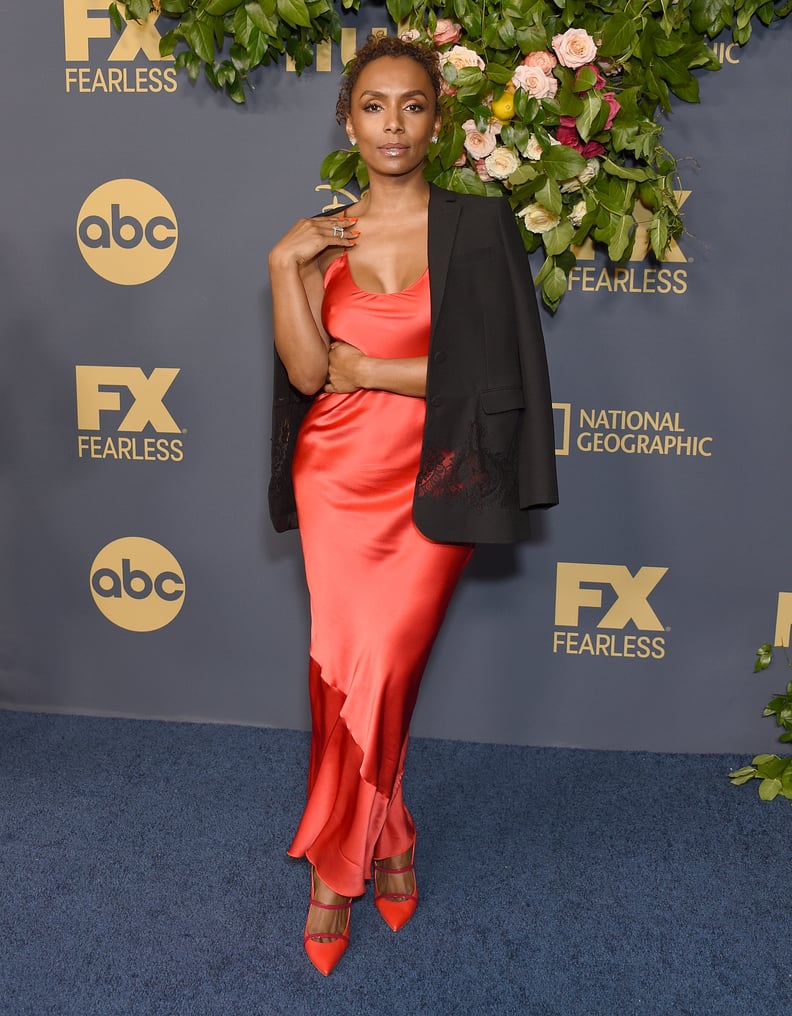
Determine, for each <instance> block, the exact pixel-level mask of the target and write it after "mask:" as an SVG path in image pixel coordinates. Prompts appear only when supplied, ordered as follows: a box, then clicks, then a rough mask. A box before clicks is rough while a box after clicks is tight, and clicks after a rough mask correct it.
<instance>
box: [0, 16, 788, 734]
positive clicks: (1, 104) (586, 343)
mask: <svg viewBox="0 0 792 1016" xmlns="http://www.w3.org/2000/svg"><path fill="white" fill-rule="evenodd" d="M3 6H4V15H3V23H4V28H5V44H4V49H5V52H4V59H3V63H2V73H3V75H4V78H5V81H4V87H3V89H2V92H0V116H1V117H2V125H3V135H2V136H3V142H4V145H3V153H4V169H5V171H4V186H3V188H2V190H1V191H0V203H1V205H2V220H1V221H2V241H0V242H1V243H2V246H1V247H0V259H1V267H2V279H3V299H2V315H3V319H4V327H3V338H2V374H1V375H0V385H1V386H2V392H1V398H0V493H1V494H2V498H1V500H0V525H1V535H0V541H2V542H1V544H0V546H2V566H1V567H2V571H1V573H0V574H1V578H0V705H2V706H5V707H9V708H21V709H34V710H35V709H42V710H56V711H70V712H84V713H98V714H110V715H125V716H140V717H164V718H183V719H201V720H212V721H228V722H235V723H252V724H261V725H272V726H281V727H293V728H299V727H305V726H306V725H307V723H308V711H307V693H306V689H305V684H306V672H307V640H308V605H307V598H306V594H305V591H304V588H303V576H302V565H301V559H300V551H299V542H298V538H297V536H296V535H295V534H288V535H282V536H277V535H276V534H275V533H274V532H273V531H272V530H271V527H270V525H269V522H268V519H267V515H266V497H265V495H266V484H267V459H268V447H269V392H270V377H271V374H270V371H271V331H270V321H269V289H268V281H267V276H266V259H267V252H268V250H269V248H270V247H271V245H272V244H273V243H274V241H275V240H276V239H277V238H278V237H279V236H280V235H281V234H282V233H283V232H284V231H285V230H286V229H287V228H288V227H289V226H290V225H291V223H292V222H293V221H294V220H295V219H296V218H298V217H299V216H301V215H305V214H312V213H314V212H316V211H318V210H320V209H321V208H322V207H323V206H326V205H328V204H329V203H331V201H332V196H331V194H330V193H329V192H328V191H327V189H326V188H324V189H323V188H322V186H321V183H322V182H321V180H320V178H319V175H318V167H319V164H320V161H321V158H322V157H323V155H324V154H325V153H326V152H327V151H329V150H331V149H332V148H334V147H336V146H337V145H338V144H339V143H341V142H342V141H343V140H344V139H343V134H342V133H341V132H340V130H339V129H338V128H337V127H336V125H335V123H334V106H335V94H336V89H337V82H338V74H339V72H340V69H341V66H342V53H340V52H339V50H338V49H337V48H335V47H333V48H332V49H331V48H329V47H327V48H324V49H323V50H322V52H321V53H320V54H319V61H318V65H317V67H316V68H315V69H312V70H309V71H308V72H306V73H305V74H304V75H303V76H302V77H299V78H298V77H297V76H296V75H295V74H294V73H293V72H291V71H290V70H288V69H287V68H286V67H278V68H269V69H266V70H263V71H262V72H261V73H260V74H257V76H256V78H255V84H256V89H255V92H254V93H253V94H252V95H251V96H250V99H249V102H248V103H247V105H246V106H245V107H242V108H238V107H234V106H233V105H232V104H231V103H230V102H229V101H228V100H227V99H225V98H224V97H222V96H219V95H216V94H215V93H213V92H212V91H211V90H210V88H209V87H208V85H207V84H206V83H205V82H203V81H199V82H198V84H197V85H196V86H193V85H191V84H190V82H189V81H188V80H187V79H186V78H184V77H182V76H181V75H177V74H176V73H175V72H174V69H173V66H172V62H171V61H170V60H163V59H160V58H159V55H158V49H157V42H158V38H159V33H160V32H162V31H163V30H164V24H163V23H157V19H156V18H154V17H152V18H151V19H150V22H149V24H148V25H147V26H146V27H145V28H143V29H140V28H138V27H136V26H134V25H130V26H129V27H127V28H126V29H125V30H124V32H123V33H122V34H120V35H119V33H117V32H116V30H115V29H114V28H113V27H112V26H111V23H110V20H109V18H108V15H107V11H106V5H105V3H104V2H102V0H98V2H89V0H58V2H56V3H52V4H47V5H38V7H41V8H42V9H41V10H39V9H37V11H36V14H35V16H34V15H33V12H32V11H31V10H29V9H28V8H29V6H30V5H26V4H13V5H12V4H4V5H3ZM44 8H46V10H44ZM164 20H165V19H163V18H161V19H160V22H164ZM345 24H346V25H347V28H346V30H345V32H344V41H343V47H342V51H343V54H344V55H350V54H351V52H352V51H353V49H354V45H355V40H356V39H357V40H361V39H362V38H364V37H365V35H366V34H367V33H368V31H369V29H371V28H372V27H385V26H386V24H387V19H386V16H385V13H384V10H383V8H382V7H381V6H380V5H378V4H375V3H367V4H365V5H364V11H363V12H362V14H361V15H360V16H359V17H358V18H348V19H347V21H346V22H345ZM34 37H35V39H36V47H37V48H36V52H37V56H36V61H35V63H34V64H31V62H30V60H29V54H28V52H27V43H28V42H29V40H30V39H31V38H34ZM789 42H790V25H788V24H787V23H786V22H780V23H778V24H777V25H775V26H774V27H772V28H771V29H768V30H760V31H758V32H757V34H756V36H755V38H754V39H753V40H752V42H751V43H750V45H749V46H748V47H747V48H746V49H745V50H739V49H737V48H735V47H731V46H728V45H727V44H726V43H725V42H718V43H717V44H716V45H717V49H718V52H719V55H720V56H721V58H722V60H723V64H724V66H723V69H722V70H721V71H720V72H719V73H717V74H708V75H706V76H704V77H703V79H702V97H703V103H702V105H701V106H683V105H681V104H680V105H678V106H677V108H676V111H675V113H674V115H673V117H672V118H671V119H670V120H669V123H668V126H667V131H666V137H667V143H668V145H669V147H670V148H671V149H672V150H673V151H674V152H675V154H677V155H678V156H679V157H681V158H682V162H681V179H680V183H679V188H680V199H681V200H682V201H683V203H684V207H685V212H686V215H687V227H688V230H689V232H688V233H687V234H686V235H685V236H683V238H682V239H681V240H680V241H679V243H678V244H677V245H674V247H673V248H672V250H671V251H670V252H669V255H668V258H667V260H666V261H665V262H664V263H663V264H659V265H658V264H656V263H653V262H652V261H651V260H649V259H648V258H647V257H646V242H645V232H642V226H641V222H640V216H638V219H639V221H638V229H639V242H638V243H637V245H636V250H635V253H634V255H633V260H632V261H631V262H630V263H629V264H626V265H624V266H623V267H618V268H614V267H612V266H609V265H608V264H607V263H606V262H605V261H604V260H603V259H602V257H601V256H600V255H599V254H595V253H594V252H593V251H583V252H582V257H581V260H580V264H579V267H578V268H577V269H576V270H575V272H574V275H573V277H572V280H571V284H570V288H571V292H570V293H569V294H568V295H567V298H566V299H565V300H564V302H563V305H562V307H561V310H560V312H559V313H558V314H557V316H556V317H554V318H551V317H550V316H549V315H545V319H546V320H545V326H546V335H547V342H548V348H549V355H550V362H551V372H552V377H553V383H554V399H555V402H556V414H557V424H558V464H559V469H560V481H561V494H562V499H563V500H562V505H561V507H559V508H557V509H555V510H554V511H553V512H551V513H548V514H546V515H542V514H539V515H538V516H537V520H536V527H535V539H534V540H533V542H532V543H531V544H528V545H525V546H522V547H519V548H481V549H480V550H479V551H478V552H477V554H476V557H475V558H474V563H473V564H472V565H471V568H470V570H469V573H468V574H467V576H466V577H465V579H464V581H463V583H462V585H461V587H460V589H459V592H458V595H457V597H456V599H455V601H454V603H453V605H452V608H451V610H450V613H449V616H448V619H447V622H446V626H445V628H444V630H443V632H442V633H441V637H440V640H439V642H438V644H437V647H436V651H435V654H434V656H433V659H432V661H431V664H430V667H429V670H428V672H427V677H426V681H425V683H424V688H423V690H422V696H421V700H420V703H419V707H418V712H417V714H416V719H415V723H414V732H415V733H416V734H418V735H424V736H435V737H450V738H462V739H470V740H481V741H495V742H515V743H522V744H534V745H576V746H582V747H589V748H617V749H648V750H668V751H682V752H707V751H740V752H752V751H754V750H756V751H758V750H765V749H768V748H772V746H773V745H774V744H775V743H776V742H775V731H774V728H773V727H772V725H771V724H770V722H769V721H767V720H763V719H762V718H761V708H762V706H763V705H764V702H766V701H767V698H768V697H769V694H770V693H771V692H772V691H773V690H774V688H775V686H778V687H780V686H781V684H782V682H783V681H785V680H786V675H785V672H784V670H783V669H782V668H781V667H780V666H779V665H778V664H777V665H776V666H775V668H773V669H771V670H770V671H769V672H768V674H767V675H764V676H763V677H761V678H752V677H751V676H750V671H751V664H752V657H753V651H754V649H755V647H756V646H757V645H758V644H759V643H761V642H764V641H768V640H771V639H772V638H773V636H774V635H775V634H776V632H778V635H779V637H782V638H785V639H786V640H787V641H788V637H789V628H790V622H792V594H789V593H788V592H785V591H787V590H790V589H792V576H791V575H790V572H789V555H788V552H787V546H786V544H787V539H788V524H787V519H788V501H789V496H790V479H789V474H788V470H787V445H788V438H789V432H790V426H789V417H790V404H791V403H792V400H790V397H789V389H788V378H789V374H790V369H791V368H792V343H790V341H789V336H788V331H789V329H788V323H787V322H788V307H787V298H788V296H789V293H788V291H787V289H786V285H785V277H786V276H787V275H788V272H787V271H786V268H785V266H786V264H787V260H786V258H787V248H788V241H787V237H788V236H789V235H790V226H791V225H792V223H791V222H790V202H789V195H788V181H787V176H788V167H789V165H790V164H791V163H792V138H790V133H789V131H788V130H787V129H786V127H783V129H782V123H783V124H786V123H787V122H788V111H787V110H785V109H783V108H781V105H780V104H781V102H782V96H784V95H785V94H787V92H788V88H787V75H788V67H789V61H788V54H789ZM535 268H538V263H537V264H536V266H535Z"/></svg>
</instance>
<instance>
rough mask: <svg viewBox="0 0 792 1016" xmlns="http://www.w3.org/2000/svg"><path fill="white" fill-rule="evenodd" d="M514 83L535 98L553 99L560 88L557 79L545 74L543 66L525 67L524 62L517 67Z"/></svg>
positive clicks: (513, 77)
mask: <svg viewBox="0 0 792 1016" xmlns="http://www.w3.org/2000/svg"><path fill="white" fill-rule="evenodd" d="M512 84H513V85H514V87H515V88H522V90H523V91H524V92H527V93H528V94H529V95H532V96H533V97H534V98H535V99H552V97H553V96H554V95H555V93H556V91H557V90H558V82H557V81H556V79H555V78H553V77H550V76H549V75H548V74H545V72H544V71H543V70H542V69H541V67H524V66H523V65H522V64H521V65H520V66H519V67H517V68H516V69H515V71H514V74H513V75H512Z"/></svg>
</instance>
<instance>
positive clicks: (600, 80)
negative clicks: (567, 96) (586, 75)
mask: <svg viewBox="0 0 792 1016" xmlns="http://www.w3.org/2000/svg"><path fill="white" fill-rule="evenodd" d="M583 70H589V71H594V74H595V75H596V81H595V82H594V85H593V87H594V88H596V89H597V91H598V92H599V91H601V90H602V89H603V88H604V87H605V78H604V77H603V76H602V75H601V74H600V70H599V67H595V66H594V64H586V66H585V67H581V68H580V69H579V70H578V72H577V74H576V75H575V84H577V81H578V78H579V77H580V71H583Z"/></svg>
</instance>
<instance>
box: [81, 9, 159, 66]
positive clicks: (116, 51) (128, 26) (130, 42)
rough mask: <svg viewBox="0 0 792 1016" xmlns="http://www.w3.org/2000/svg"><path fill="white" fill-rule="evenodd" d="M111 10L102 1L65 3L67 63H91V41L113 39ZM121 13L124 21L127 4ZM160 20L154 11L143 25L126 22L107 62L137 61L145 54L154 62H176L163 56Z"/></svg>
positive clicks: (141, 23)
mask: <svg viewBox="0 0 792 1016" xmlns="http://www.w3.org/2000/svg"><path fill="white" fill-rule="evenodd" d="M108 6H109V4H107V3H103V2H102V0H63V35H64V43H65V49H66V62H67V63H73V62H81V61H86V60H88V59H90V57H89V54H88V49H89V44H90V41H91V39H109V38H110V34H111V31H112V23H111V21H110V15H109V14H108V10H107V8H108ZM118 9H119V11H120V13H121V16H122V17H123V16H124V4H122V3H119V4H118ZM92 15H94V16H92ZM96 15H98V16H96ZM158 17H159V14H157V13H156V12H155V11H152V12H151V14H149V16H148V18H147V19H146V20H145V21H143V22H137V21H125V22H124V30H123V32H122V33H121V38H120V39H119V40H118V42H117V43H116V44H115V47H114V48H113V51H112V52H111V53H110V55H109V57H108V58H107V59H108V60H111V61H119V62H128V61H132V60H134V59H135V58H136V57H137V55H138V53H143V54H144V55H145V56H146V57H147V58H148V59H149V60H152V61H165V60H173V57H172V56H160V51H159V44H160V34H159V32H158V31H157V29H156V27H155V25H156V23H157V18H158Z"/></svg>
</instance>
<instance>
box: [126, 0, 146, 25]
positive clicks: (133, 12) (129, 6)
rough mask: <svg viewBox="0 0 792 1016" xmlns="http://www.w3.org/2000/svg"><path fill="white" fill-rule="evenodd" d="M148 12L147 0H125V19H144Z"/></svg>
mask: <svg viewBox="0 0 792 1016" xmlns="http://www.w3.org/2000/svg"><path fill="white" fill-rule="evenodd" d="M150 13H151V4H150V3H149V0H126V19H127V21H146V20H147V18H148V16H149V14H150Z"/></svg>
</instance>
